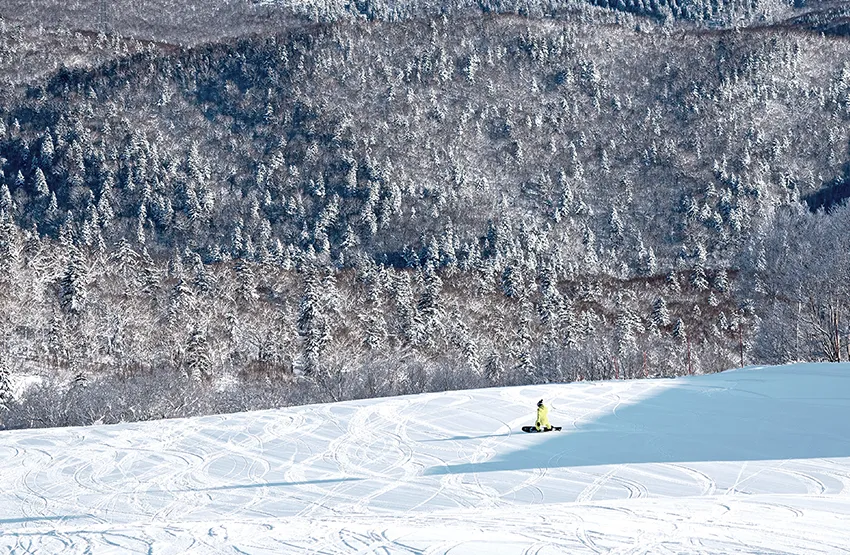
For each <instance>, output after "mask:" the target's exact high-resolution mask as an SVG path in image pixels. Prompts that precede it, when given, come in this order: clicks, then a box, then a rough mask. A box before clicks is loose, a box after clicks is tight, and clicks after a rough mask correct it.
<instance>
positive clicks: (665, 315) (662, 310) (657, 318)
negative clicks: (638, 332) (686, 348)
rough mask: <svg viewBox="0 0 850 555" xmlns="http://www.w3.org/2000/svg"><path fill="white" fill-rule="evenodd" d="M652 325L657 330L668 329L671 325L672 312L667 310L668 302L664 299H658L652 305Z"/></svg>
mask: <svg viewBox="0 0 850 555" xmlns="http://www.w3.org/2000/svg"><path fill="white" fill-rule="evenodd" d="M652 323H653V324H655V327H657V328H666V327H667V326H669V325H670V312H669V311H668V310H667V301H665V300H664V299H663V298H662V297H659V298H657V299H656V300H655V302H654V303H653V305H652Z"/></svg>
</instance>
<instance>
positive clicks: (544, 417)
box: [534, 399, 552, 432]
mask: <svg viewBox="0 0 850 555" xmlns="http://www.w3.org/2000/svg"><path fill="white" fill-rule="evenodd" d="M534 427H535V428H536V429H537V431H538V432H541V431H542V432H548V431H550V430H551V429H552V425H551V424H549V407H547V406H546V405H544V404H543V399H540V400H539V401H537V422H535V423H534Z"/></svg>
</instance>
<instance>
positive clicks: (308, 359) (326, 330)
mask: <svg viewBox="0 0 850 555" xmlns="http://www.w3.org/2000/svg"><path fill="white" fill-rule="evenodd" d="M325 304H326V299H325V294H324V287H323V285H322V277H321V275H320V273H319V270H318V269H315V268H314V269H311V270H310V271H308V273H307V275H306V276H305V280H304V295H303V296H302V297H301V305H300V308H299V314H298V331H299V333H300V334H301V336H302V337H303V338H304V353H305V368H304V373H305V374H307V375H311V374H314V373H315V372H316V371H317V370H318V369H319V368H320V363H321V358H322V355H323V354H324V352H325V350H326V349H327V347H328V345H329V344H330V342H331V337H332V336H331V326H330V323H329V322H328V314H327V311H326V306H325Z"/></svg>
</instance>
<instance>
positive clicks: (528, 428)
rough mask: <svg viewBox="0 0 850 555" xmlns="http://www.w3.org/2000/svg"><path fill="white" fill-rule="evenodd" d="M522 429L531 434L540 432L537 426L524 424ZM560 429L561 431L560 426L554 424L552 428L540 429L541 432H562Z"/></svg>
mask: <svg viewBox="0 0 850 555" xmlns="http://www.w3.org/2000/svg"><path fill="white" fill-rule="evenodd" d="M522 431H523V432H526V433H529V434H536V433H539V432H538V431H537V428H535V427H534V426H523V427H522ZM560 431H561V427H560V426H553V427H552V429H551V430H540V432H560Z"/></svg>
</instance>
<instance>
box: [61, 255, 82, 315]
mask: <svg viewBox="0 0 850 555" xmlns="http://www.w3.org/2000/svg"><path fill="white" fill-rule="evenodd" d="M86 287H87V286H86V269H85V265H84V261H83V258H82V255H81V254H80V252H79V251H77V250H76V249H74V250H73V251H72V252H71V255H70V256H69V258H68V263H67V265H66V266H65V271H64V273H63V274H62V278H61V279H60V280H59V288H60V290H59V304H60V306H61V307H62V310H64V311H65V312H66V313H67V314H72V315H77V314H79V313H80V312H81V311H82V309H83V308H84V306H85V302H86V296H87V291H86Z"/></svg>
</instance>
